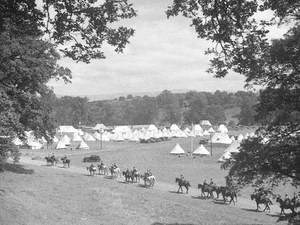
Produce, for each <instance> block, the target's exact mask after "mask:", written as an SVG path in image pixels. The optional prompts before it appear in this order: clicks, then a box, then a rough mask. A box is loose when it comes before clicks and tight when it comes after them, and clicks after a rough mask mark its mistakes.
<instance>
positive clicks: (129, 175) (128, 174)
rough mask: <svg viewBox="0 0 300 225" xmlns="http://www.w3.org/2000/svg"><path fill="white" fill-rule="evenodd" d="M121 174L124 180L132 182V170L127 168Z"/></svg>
mask: <svg viewBox="0 0 300 225" xmlns="http://www.w3.org/2000/svg"><path fill="white" fill-rule="evenodd" d="M122 174H123V176H124V177H125V182H130V181H131V182H133V179H134V177H133V172H132V171H129V170H126V171H123V172H122Z"/></svg>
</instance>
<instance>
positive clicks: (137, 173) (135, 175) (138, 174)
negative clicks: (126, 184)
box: [132, 170, 141, 182]
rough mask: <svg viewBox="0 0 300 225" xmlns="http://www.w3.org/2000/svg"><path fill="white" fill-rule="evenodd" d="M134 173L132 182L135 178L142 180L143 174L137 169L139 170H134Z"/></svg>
mask: <svg viewBox="0 0 300 225" xmlns="http://www.w3.org/2000/svg"><path fill="white" fill-rule="evenodd" d="M132 175H133V179H132V182H134V179H135V182H140V177H141V174H140V173H139V171H137V170H135V171H132Z"/></svg>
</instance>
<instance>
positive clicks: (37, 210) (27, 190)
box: [0, 166, 280, 225]
mask: <svg viewBox="0 0 300 225" xmlns="http://www.w3.org/2000/svg"><path fill="white" fill-rule="evenodd" d="M29 168H33V169H34V173H33V174H21V173H12V172H5V173H2V174H0V181H1V182H0V202H1V205H0V224H1V225H17V224H18V225H20V224H28V225H29V224H30V225H35V224H47V225H52V224H57V225H60V224H74V225H77V224H78V225H79V224H85V225H92V224H93V225H94V224H106V225H107V224H113V225H118V224H153V223H155V222H161V223H168V224H172V223H185V224H186V223H189V224H274V223H275V221H276V218H274V217H270V216H267V215H266V214H264V213H256V212H252V211H249V210H242V209H239V208H235V207H231V206H224V205H219V204H214V203H213V202H211V201H205V200H199V199H193V198H189V197H185V196H182V195H177V194H174V193H170V192H161V191H159V190H155V189H154V190H150V189H144V188H141V187H139V186H137V185H129V184H122V183H119V182H116V181H113V180H110V179H101V178H99V177H89V176H84V175H78V174H75V173H69V172H67V171H64V170H54V169H49V168H46V167H37V166H29ZM279 224H280V223H279Z"/></svg>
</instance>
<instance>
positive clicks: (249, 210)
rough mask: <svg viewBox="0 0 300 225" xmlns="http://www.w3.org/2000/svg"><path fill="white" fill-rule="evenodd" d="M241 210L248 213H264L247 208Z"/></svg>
mask: <svg viewBox="0 0 300 225" xmlns="http://www.w3.org/2000/svg"><path fill="white" fill-rule="evenodd" d="M241 209H242V210H244V211H247V212H257V213H260V212H263V211H257V210H256V209H247V208H241Z"/></svg>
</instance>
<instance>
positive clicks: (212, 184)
mask: <svg viewBox="0 0 300 225" xmlns="http://www.w3.org/2000/svg"><path fill="white" fill-rule="evenodd" d="M209 185H210V186H215V183H214V182H213V179H212V178H210V182H209Z"/></svg>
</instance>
